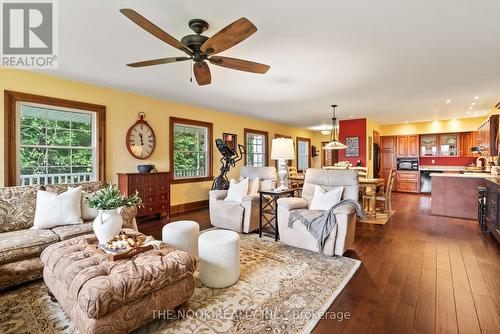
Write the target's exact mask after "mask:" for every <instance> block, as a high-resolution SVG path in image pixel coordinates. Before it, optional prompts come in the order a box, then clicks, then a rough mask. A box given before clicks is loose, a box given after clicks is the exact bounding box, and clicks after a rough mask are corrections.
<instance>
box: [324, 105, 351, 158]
mask: <svg viewBox="0 0 500 334" xmlns="http://www.w3.org/2000/svg"><path fill="white" fill-rule="evenodd" d="M332 108H333V113H332V132H331V137H330V142H329V143H328V144H326V145H325V146H323V149H324V150H345V149H346V148H347V146H346V145H344V144H342V143H341V142H340V141H339V137H338V134H337V129H338V128H337V116H336V115H335V108H337V105H336V104H333V105H332Z"/></svg>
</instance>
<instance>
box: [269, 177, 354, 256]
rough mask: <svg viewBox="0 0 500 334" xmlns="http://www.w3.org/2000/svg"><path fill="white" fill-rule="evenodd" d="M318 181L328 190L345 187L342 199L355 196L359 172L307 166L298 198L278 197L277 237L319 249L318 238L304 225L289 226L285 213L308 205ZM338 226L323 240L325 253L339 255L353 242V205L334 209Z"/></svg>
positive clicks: (299, 245) (305, 247)
mask: <svg viewBox="0 0 500 334" xmlns="http://www.w3.org/2000/svg"><path fill="white" fill-rule="evenodd" d="M315 185H319V186H321V187H323V188H325V189H327V190H331V189H334V188H337V187H341V186H342V187H344V191H343V193H342V199H353V200H355V201H357V200H358V190H359V181H358V172H357V171H355V170H322V169H312V168H310V169H308V170H307V171H306V175H305V179H304V186H303V189H302V197H301V198H297V197H295V198H280V199H279V200H278V228H279V234H280V240H281V241H282V242H284V243H286V244H288V245H290V246H294V247H298V248H303V249H307V250H310V251H314V252H320V249H319V248H318V242H317V240H316V239H315V238H313V236H312V235H311V233H309V232H308V231H307V230H306V228H305V226H304V225H302V224H301V223H300V222H295V223H294V224H293V226H292V228H290V227H288V217H289V216H290V212H291V211H292V210H297V209H308V208H309V206H310V205H311V200H312V197H313V194H314V186H315ZM334 214H335V217H336V219H337V228H336V229H334V230H333V231H332V233H331V234H330V236H328V238H327V239H326V240H325V245H324V247H323V253H324V254H325V255H329V256H332V255H342V254H344V252H345V251H346V250H347V249H349V248H350V247H351V246H352V243H353V241H354V231H355V229H356V212H355V210H354V208H352V207H351V206H347V205H341V206H339V207H338V208H336V209H334Z"/></svg>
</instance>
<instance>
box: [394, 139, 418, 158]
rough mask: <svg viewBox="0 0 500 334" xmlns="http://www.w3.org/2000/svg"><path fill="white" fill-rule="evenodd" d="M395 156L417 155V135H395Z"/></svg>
mask: <svg viewBox="0 0 500 334" xmlns="http://www.w3.org/2000/svg"><path fill="white" fill-rule="evenodd" d="M397 157H398V158H408V157H418V135H409V136H398V137H397Z"/></svg>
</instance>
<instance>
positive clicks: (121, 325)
mask: <svg viewBox="0 0 500 334" xmlns="http://www.w3.org/2000/svg"><path fill="white" fill-rule="evenodd" d="M127 232H129V231H127ZM88 236H89V235H87V236H81V237H77V238H73V239H69V240H66V241H62V242H59V243H56V244H53V245H50V246H49V247H47V248H46V249H45V250H44V251H43V253H42V255H41V259H42V262H43V264H44V268H43V279H44V281H45V283H46V284H47V286H48V287H49V289H50V291H51V293H52V294H53V295H54V297H55V298H56V299H57V301H58V302H59V304H60V305H61V307H62V308H63V309H64V310H65V311H66V313H67V314H68V316H69V317H70V318H71V320H73V322H74V323H75V325H76V327H77V328H78V330H79V332H80V334H90V333H99V334H101V333H128V332H130V331H133V330H134V329H136V328H138V327H140V326H141V325H143V324H145V323H147V322H149V321H150V320H152V319H154V316H155V314H156V315H158V314H165V313H166V311H168V310H174V309H175V308H176V307H179V306H182V307H185V306H186V303H187V302H188V300H189V299H190V297H191V295H192V294H193V291H194V280H193V272H194V270H195V267H196V260H195V259H194V258H193V257H192V256H191V255H189V254H188V253H186V252H184V251H180V250H177V249H175V248H172V247H170V246H166V245H162V246H161V247H162V248H161V249H159V250H150V251H147V252H144V253H140V254H138V255H136V256H134V257H132V258H129V259H124V260H119V261H109V260H107V258H106V256H105V255H103V254H100V253H98V252H96V251H95V250H93V249H92V246H88V245H87V243H86V241H85V237H88ZM159 312H162V313H159Z"/></svg>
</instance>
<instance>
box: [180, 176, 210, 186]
mask: <svg viewBox="0 0 500 334" xmlns="http://www.w3.org/2000/svg"><path fill="white" fill-rule="evenodd" d="M213 179H214V177H213V176H205V177H191V178H186V179H172V180H170V183H171V184H176V183H193V182H206V181H213Z"/></svg>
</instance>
